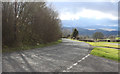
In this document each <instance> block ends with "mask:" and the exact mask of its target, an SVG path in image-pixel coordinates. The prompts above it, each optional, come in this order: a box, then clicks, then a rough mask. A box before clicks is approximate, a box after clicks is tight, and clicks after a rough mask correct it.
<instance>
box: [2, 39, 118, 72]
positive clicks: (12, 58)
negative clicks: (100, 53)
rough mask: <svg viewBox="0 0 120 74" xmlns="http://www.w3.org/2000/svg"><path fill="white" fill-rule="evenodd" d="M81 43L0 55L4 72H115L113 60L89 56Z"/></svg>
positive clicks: (88, 46) (88, 51) (115, 66)
mask: <svg viewBox="0 0 120 74" xmlns="http://www.w3.org/2000/svg"><path fill="white" fill-rule="evenodd" d="M91 49H92V47H91V46H90V45H89V44H87V43H84V42H78V41H72V40H70V39H62V43H60V44H57V45H53V46H48V47H44V48H37V49H31V50H25V51H18V52H13V53H4V54H2V71H3V72H118V63H117V62H116V61H112V60H108V59H104V58H101V57H96V56H92V55H90V54H89V53H90V51H91Z"/></svg>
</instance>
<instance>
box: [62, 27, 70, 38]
mask: <svg viewBox="0 0 120 74" xmlns="http://www.w3.org/2000/svg"><path fill="white" fill-rule="evenodd" d="M70 35H71V31H70V30H69V29H63V30H62V37H69V36H70Z"/></svg>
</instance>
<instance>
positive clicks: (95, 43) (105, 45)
mask: <svg viewBox="0 0 120 74" xmlns="http://www.w3.org/2000/svg"><path fill="white" fill-rule="evenodd" d="M87 43H89V44H90V45H92V46H100V47H112V48H120V47H119V46H118V45H114V44H109V43H113V42H87ZM107 43H108V44H107Z"/></svg>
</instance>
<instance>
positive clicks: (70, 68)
mask: <svg viewBox="0 0 120 74" xmlns="http://www.w3.org/2000/svg"><path fill="white" fill-rule="evenodd" d="M89 56H90V54H88V55H86V56H85V57H83V58H82V59H81V60H78V61H77V62H76V63H74V64H73V65H72V66H70V67H68V68H67V70H63V72H69V71H68V70H70V69H72V68H73V66H76V65H77V64H78V63H79V62H81V61H83V60H85V59H86V58H87V57H89Z"/></svg>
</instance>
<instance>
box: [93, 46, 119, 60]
mask: <svg viewBox="0 0 120 74" xmlns="http://www.w3.org/2000/svg"><path fill="white" fill-rule="evenodd" d="M119 52H120V50H117V49H112V48H99V47H95V48H94V49H93V50H92V51H91V54H92V55H95V56H100V57H104V58H107V59H111V60H116V61H120V57H119V56H118V53H119Z"/></svg>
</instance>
